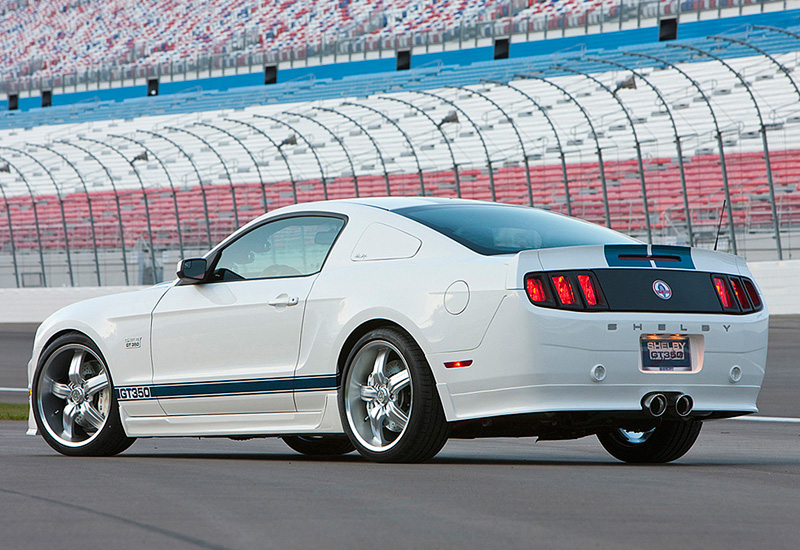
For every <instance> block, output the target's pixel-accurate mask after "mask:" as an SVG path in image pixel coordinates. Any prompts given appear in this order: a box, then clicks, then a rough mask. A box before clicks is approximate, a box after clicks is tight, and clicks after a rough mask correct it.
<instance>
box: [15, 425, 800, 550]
mask: <svg viewBox="0 0 800 550" xmlns="http://www.w3.org/2000/svg"><path fill="white" fill-rule="evenodd" d="M0 442H2V444H1V445H0V462H1V463H2V469H1V470H0V479H2V483H1V484H0V504H1V505H2V510H3V512H2V514H3V519H2V525H3V533H2V539H3V542H2V547H3V548H9V549H22V548H26V549H28V548H33V549H38V548H67V549H72V548H88V549H93V548H114V549H116V550H125V549H141V548H170V550H181V549H247V550H251V549H271V548H276V549H294V548H297V549H304V550H305V549H308V548H325V549H340V548H341V549H362V548H363V549H374V548H386V549H395V548H396V549H414V548H420V549H422V548H424V549H433V548H447V549H449V548H453V549H460V550H463V549H471V548H537V549H539V548H541V549H570V550H575V549H584V548H597V549H615V550H621V549H637V550H639V549H642V548H702V549H725V550H732V549H754V548H769V549H771V550H772V549H796V548H797V547H798V546H797V545H798V540H800V522H798V517H800V425H798V424H784V423H767V422H764V423H761V422H759V423H756V422H742V421H738V420H722V421H717V422H709V423H706V424H705V426H704V428H703V432H702V433H701V434H700V439H699V440H698V443H697V444H696V445H695V447H694V448H693V449H692V450H691V451H690V452H689V454H687V455H686V456H685V457H684V458H682V459H681V460H679V461H677V462H675V463H672V464H667V465H657V466H631V465H626V464H622V463H620V462H617V461H615V460H614V459H613V458H611V457H610V456H609V455H608V454H607V453H606V452H605V451H604V450H603V449H602V447H601V446H600V445H599V444H598V442H597V440H596V439H595V438H593V437H590V438H585V439H581V440H577V441H560V442H540V443H534V442H533V440H532V439H486V440H476V441H462V440H454V441H450V442H448V444H447V445H446V446H445V448H444V449H443V450H442V452H441V453H440V454H439V455H438V456H437V457H436V458H435V459H433V460H432V461H431V462H429V463H426V464H415V465H405V464H400V465H384V464H373V463H369V462H366V461H365V460H363V459H362V458H361V457H359V456H358V455H356V454H351V455H347V456H345V457H342V458H337V459H313V458H308V457H303V456H301V455H298V454H295V453H294V452H293V451H291V450H289V448H288V447H286V446H285V445H284V444H283V442H281V441H280V440H277V439H267V440H250V441H241V442H240V441H230V440H227V439H206V440H197V439H150V440H147V439H145V440H138V441H137V442H136V443H134V445H133V446H132V447H131V448H130V449H129V450H128V451H126V452H125V453H123V454H121V455H119V456H118V457H114V458H77V459H76V458H67V457H63V456H60V455H58V454H56V453H55V452H54V451H52V450H51V449H50V448H49V447H48V446H47V445H46V444H45V443H44V441H43V440H42V439H41V438H38V437H27V436H25V435H24V426H23V423H22V422H0Z"/></svg>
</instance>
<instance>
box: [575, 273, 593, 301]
mask: <svg viewBox="0 0 800 550" xmlns="http://www.w3.org/2000/svg"><path fill="white" fill-rule="evenodd" d="M578 284H579V285H580V286H581V292H583V298H584V300H586V304H587V305H590V306H596V305H597V293H596V292H595V290H594V282H592V278H591V277H589V276H588V275H578Z"/></svg>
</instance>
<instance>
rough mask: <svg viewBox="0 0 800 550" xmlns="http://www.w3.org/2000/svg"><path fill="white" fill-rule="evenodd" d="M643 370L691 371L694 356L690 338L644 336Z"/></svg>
mask: <svg viewBox="0 0 800 550" xmlns="http://www.w3.org/2000/svg"><path fill="white" fill-rule="evenodd" d="M640 342H641V346H642V370H645V371H667V372H670V371H691V370H692V357H691V352H690V350H689V338H688V337H685V336H669V335H661V334H650V335H645V336H642V338H641V340H640Z"/></svg>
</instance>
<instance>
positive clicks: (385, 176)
mask: <svg viewBox="0 0 800 550" xmlns="http://www.w3.org/2000/svg"><path fill="white" fill-rule="evenodd" d="M314 109H315V110H317V111H322V112H325V113H332V114H334V115H338V116H340V117H342V118H344V119H346V120H349V121H350V122H351V123H353V124H354V125H355V126H356V128H358V129H359V130H361V131H362V132H364V134H365V135H366V136H367V138H369V141H370V143H372V146H373V147H374V148H375V152H376V153H378V158H379V159H380V161H381V167H382V168H383V181H384V182H386V195H387V196H389V195H391V194H392V191H391V189H390V188H389V172H387V170H386V162H385V161H384V159H383V153H381V149H380V147H378V144H377V143H376V142H375V139H374V138H373V137H372V134H370V133H369V132H368V131H367V129H366V128H364V126H362V125H361V124H360V123H359V122H358V121H357V120H355V119H354V118H353V117H351V116H349V115H346V114H344V113H342V112H339V111H335V110H334V109H328V108H326V107H314ZM353 177H355V173H353Z"/></svg>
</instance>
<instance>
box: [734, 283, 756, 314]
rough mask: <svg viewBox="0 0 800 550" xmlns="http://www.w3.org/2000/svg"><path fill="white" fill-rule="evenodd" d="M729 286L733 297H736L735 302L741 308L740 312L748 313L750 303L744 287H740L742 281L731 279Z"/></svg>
mask: <svg viewBox="0 0 800 550" xmlns="http://www.w3.org/2000/svg"><path fill="white" fill-rule="evenodd" d="M731 286H732V287H733V295H734V296H735V297H736V301H737V302H738V303H739V307H741V308H742V311H750V310H751V309H753V308H751V307H750V302H749V301H748V299H747V293H746V292H745V291H744V287H743V286H742V281H741V280H739V279H737V278H735V277H731Z"/></svg>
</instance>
